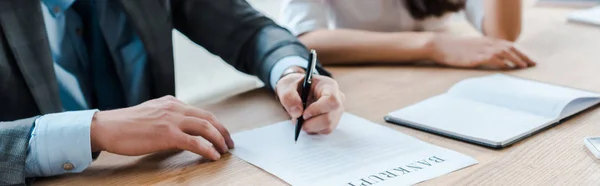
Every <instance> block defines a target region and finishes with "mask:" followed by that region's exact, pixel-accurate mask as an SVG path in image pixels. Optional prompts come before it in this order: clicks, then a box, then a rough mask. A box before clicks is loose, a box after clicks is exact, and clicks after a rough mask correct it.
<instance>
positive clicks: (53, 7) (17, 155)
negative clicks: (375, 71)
mask: <svg viewBox="0 0 600 186" xmlns="http://www.w3.org/2000/svg"><path fill="white" fill-rule="evenodd" d="M173 29H177V30H179V31H180V32H182V33H183V34H185V35H186V36H187V37H188V38H189V39H191V40H192V41H194V42H195V43H197V44H199V45H201V46H203V47H204V48H206V49H207V50H208V51H210V52H211V53H213V54H216V55H218V56H220V57H221V58H222V59H223V60H224V61H226V62H228V63H229V64H231V65H232V66H234V67H235V68H236V69H238V70H239V71H242V72H245V73H248V74H252V75H256V76H258V77H259V78H260V79H261V80H262V81H264V82H265V83H266V84H267V85H268V87H269V88H272V89H273V90H275V94H276V95H277V97H278V99H279V100H280V102H281V104H282V106H283V107H284V108H285V109H286V110H287V112H288V113H289V115H290V116H291V118H298V117H304V118H305V119H307V121H306V123H305V125H304V127H303V129H304V131H306V132H308V133H311V134H328V133H330V132H331V131H332V130H333V129H335V127H336V125H337V123H338V121H339V119H340V117H341V114H342V112H343V100H344V99H345V98H344V95H343V94H342V93H341V92H340V90H339V88H338V85H337V83H336V82H335V81H334V80H333V79H331V78H329V77H328V73H327V72H326V71H324V70H323V69H322V68H321V67H319V69H318V72H319V74H320V75H316V76H315V79H314V82H313V89H312V90H313V92H312V95H313V100H314V103H312V104H311V105H310V106H309V107H307V108H306V109H303V108H302V103H301V99H300V96H299V94H298V87H299V84H300V82H301V81H302V79H303V77H304V74H303V73H304V69H303V68H302V67H305V66H306V64H307V61H306V58H307V57H308V52H307V49H306V48H305V47H304V46H303V45H302V44H300V43H299V42H298V41H297V40H296V38H294V37H293V36H292V35H291V34H290V33H288V31H287V30H285V29H283V28H281V27H279V26H278V25H276V24H275V23H274V22H273V21H271V20H270V19H268V18H266V17H265V16H263V15H262V14H260V13H259V12H257V11H256V10H254V9H253V8H252V7H251V6H250V5H249V4H248V3H247V2H245V1H244V0H216V1H215V0H2V1H0V185H23V184H27V181H29V180H31V179H28V178H34V177H41V176H52V175H59V174H65V173H76V172H81V171H83V170H85V169H86V168H87V167H88V166H89V165H90V163H91V162H92V160H93V159H94V158H95V157H97V156H98V154H99V153H100V152H101V151H107V152H112V153H116V154H122V155H142V154H147V153H152V152H157V151H161V150H167V149H182V150H188V151H191V152H194V153H197V154H199V155H201V156H203V157H205V158H209V159H212V160H217V159H219V158H220V155H221V154H222V153H226V152H227V151H228V149H230V148H233V147H234V142H233V141H232V140H231V138H230V135H229V133H228V131H227V129H226V128H225V127H224V126H223V125H222V123H220V122H219V120H218V119H217V118H215V116H214V115H212V114H211V113H210V112H209V111H206V110H202V109H199V108H195V107H192V106H189V105H186V104H185V103H183V102H181V101H179V100H177V99H176V98H175V97H173V96H172V95H175V85H174V83H175V81H174V70H173V46H172V38H171V31H172V30H173ZM207 68H209V67H207ZM290 134H291V133H290Z"/></svg>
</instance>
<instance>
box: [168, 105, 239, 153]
mask: <svg viewBox="0 0 600 186" xmlns="http://www.w3.org/2000/svg"><path fill="white" fill-rule="evenodd" d="M160 99H162V100H163V103H162V106H161V107H162V108H164V109H166V110H169V111H172V112H176V113H179V114H181V115H182V116H189V117H195V118H198V119H201V120H205V121H208V123H209V124H211V125H212V126H213V127H214V128H215V129H216V130H217V131H218V132H219V133H220V135H221V136H222V137H223V139H224V140H225V144H226V147H227V148H229V149H232V148H233V147H234V143H233V140H232V139H231V135H230V133H229V131H228V130H227V129H226V128H225V127H224V126H223V124H222V123H221V121H219V120H218V119H217V117H216V116H215V115H214V114H212V113H210V112H208V111H205V110H202V109H199V108H196V107H193V106H189V105H187V104H185V103H183V102H182V101H180V100H178V99H177V98H175V97H173V96H164V97H162V98H160ZM179 121H180V122H183V121H185V119H182V120H179ZM186 126H188V125H187V124H186ZM227 148H226V149H227ZM220 150H222V149H220ZM222 152H226V150H225V151H222Z"/></svg>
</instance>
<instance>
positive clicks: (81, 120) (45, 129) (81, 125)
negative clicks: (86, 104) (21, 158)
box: [25, 110, 98, 177]
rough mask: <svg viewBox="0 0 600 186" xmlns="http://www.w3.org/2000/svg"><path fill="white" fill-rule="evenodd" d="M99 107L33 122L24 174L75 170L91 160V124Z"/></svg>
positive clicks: (86, 165) (48, 174) (50, 115)
mask: <svg viewBox="0 0 600 186" xmlns="http://www.w3.org/2000/svg"><path fill="white" fill-rule="evenodd" d="M97 111H98V110H85V111H75V112H62V113H56V114H47V115H44V116H41V117H39V118H38V119H37V120H36V121H35V126H34V129H33V130H32V133H31V138H30V140H29V153H28V154H27V160H26V167H25V173H26V176H27V177H43V176H54V175H59V174H65V173H77V172H81V171H83V170H85V169H86V168H87V167H88V166H89V165H90V164H91V163H92V148H91V144H90V143H91V142H90V126H91V123H92V118H93V117H94V113H96V112H97Z"/></svg>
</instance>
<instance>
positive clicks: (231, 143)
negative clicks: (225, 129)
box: [227, 141, 235, 149]
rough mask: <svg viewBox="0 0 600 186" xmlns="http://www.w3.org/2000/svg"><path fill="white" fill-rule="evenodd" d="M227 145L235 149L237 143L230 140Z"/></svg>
mask: <svg viewBox="0 0 600 186" xmlns="http://www.w3.org/2000/svg"><path fill="white" fill-rule="evenodd" d="M227 146H229V149H233V147H234V146H235V143H234V142H233V141H230V142H229V144H227Z"/></svg>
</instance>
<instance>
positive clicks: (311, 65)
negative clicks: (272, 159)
mask: <svg viewBox="0 0 600 186" xmlns="http://www.w3.org/2000/svg"><path fill="white" fill-rule="evenodd" d="M316 64H317V52H316V51H315V50H310V55H309V57H308V66H307V67H306V75H305V76H304V82H303V83H302V91H300V92H301V94H300V98H302V107H303V109H302V110H306V106H307V105H308V95H309V94H310V87H311V86H312V75H313V72H314V71H315V66H316ZM302 124H304V117H302V116H300V117H299V118H298V120H297V122H296V135H295V137H294V142H298V136H300V131H301V130H302Z"/></svg>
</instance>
